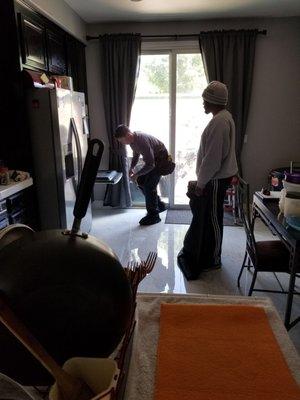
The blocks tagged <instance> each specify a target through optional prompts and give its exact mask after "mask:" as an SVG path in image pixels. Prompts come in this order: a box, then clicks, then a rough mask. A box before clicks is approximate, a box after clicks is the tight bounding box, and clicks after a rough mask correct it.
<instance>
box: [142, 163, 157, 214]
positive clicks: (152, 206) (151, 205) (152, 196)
mask: <svg viewBox="0 0 300 400" xmlns="http://www.w3.org/2000/svg"><path fill="white" fill-rule="evenodd" d="M160 177H161V175H160V174H159V173H158V171H157V169H156V168H154V169H153V170H152V171H150V172H148V174H145V175H141V176H139V177H138V179H137V184H138V187H139V188H140V189H141V191H142V192H143V194H144V196H145V201H146V209H147V213H148V214H149V215H151V216H156V215H158V212H159V204H161V203H162V201H161V200H160V197H159V196H158V195H157V185H158V183H159V180H160Z"/></svg>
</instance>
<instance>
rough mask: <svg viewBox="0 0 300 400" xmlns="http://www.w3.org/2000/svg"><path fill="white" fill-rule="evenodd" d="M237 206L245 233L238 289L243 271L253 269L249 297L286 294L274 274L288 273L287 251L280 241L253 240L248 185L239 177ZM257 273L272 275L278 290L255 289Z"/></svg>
mask: <svg viewBox="0 0 300 400" xmlns="http://www.w3.org/2000/svg"><path fill="white" fill-rule="evenodd" d="M237 206H238V210H239V216H240V218H241V220H242V222H243V226H244V229H245V233H246V251H245V256H244V260H243V264H242V267H241V270H240V273H239V276H238V279H237V286H238V287H240V279H241V276H242V273H243V271H244V269H245V268H247V269H248V270H250V268H253V277H252V281H251V284H250V288H249V292H248V296H251V295H252V292H253V291H257V292H271V293H287V292H286V291H284V289H283V287H282V285H281V283H280V281H279V279H278V277H277V276H276V273H278V272H286V273H289V257H290V254H289V251H288V250H287V248H286V247H285V245H284V244H283V243H282V242H281V241H280V240H263V241H256V240H255V235H254V219H253V217H252V216H251V214H250V201H249V184H248V183H247V182H245V181H244V180H243V179H242V178H240V177H239V181H238V184H237ZM258 272H271V273H273V274H274V276H275V279H276V280H277V282H278V284H279V286H280V290H269V289H256V288H255V287H254V285H255V282H256V278H257V274H258Z"/></svg>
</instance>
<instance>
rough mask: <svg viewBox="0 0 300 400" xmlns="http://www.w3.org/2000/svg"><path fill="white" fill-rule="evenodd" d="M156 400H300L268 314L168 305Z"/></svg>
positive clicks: (162, 319) (240, 307) (223, 307)
mask: <svg viewBox="0 0 300 400" xmlns="http://www.w3.org/2000/svg"><path fill="white" fill-rule="evenodd" d="M154 399H155V400H299V399H300V388H299V386H298V385H297V383H296V381H295V380H294V378H293V376H292V375H291V372H290V370H289V368H288V366H287V364H286V361H285V359H284V357H283V355H282V353H281V350H280V347H279V345H278V344H277V341H276V338H275V337H274V335H273V332H272V329H271V327H270V325H269V322H268V318H267V315H266V313H265V311H264V309H263V308H261V307H253V306H243V305H230V306H228V305H208V304H207V305H206V304H204V305H200V304H162V305H161V313H160V334H159V342H158V354H157V365H156V377H155V395H154Z"/></svg>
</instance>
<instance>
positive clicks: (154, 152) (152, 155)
mask: <svg viewBox="0 0 300 400" xmlns="http://www.w3.org/2000/svg"><path fill="white" fill-rule="evenodd" d="M133 135H134V140H133V143H131V144H130V147H131V148H132V151H133V157H132V161H131V167H130V168H131V169H133V168H134V167H135V166H136V164H137V163H138V160H139V157H140V155H142V156H143V161H144V163H145V164H144V165H143V167H142V168H141V169H140V170H139V171H138V172H137V173H136V174H135V175H136V176H140V175H145V174H147V173H148V172H150V171H151V170H152V169H153V168H154V167H155V159H156V158H157V157H158V154H159V153H160V152H161V151H163V150H165V151H166V152H167V149H166V147H165V145H164V144H163V143H162V142H161V141H160V140H158V139H156V138H155V137H154V136H151V135H148V134H147V133H143V132H133Z"/></svg>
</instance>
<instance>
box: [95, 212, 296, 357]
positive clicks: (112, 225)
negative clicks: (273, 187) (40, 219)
mask: <svg viewBox="0 0 300 400" xmlns="http://www.w3.org/2000/svg"><path fill="white" fill-rule="evenodd" d="M144 215H145V210H144V209H133V208H132V209H112V208H110V207H105V208H104V209H97V210H93V228H92V231H91V235H93V236H95V237H97V238H98V239H101V240H102V241H104V242H105V243H106V244H108V245H109V246H110V247H111V248H112V249H113V250H114V252H115V253H116V255H117V256H118V257H119V259H120V261H121V263H122V265H124V266H125V265H126V264H127V263H128V261H131V260H135V261H140V260H144V259H146V257H147V254H148V252H149V251H156V252H157V254H158V258H157V261H156V265H155V267H154V270H153V271H152V273H151V274H150V275H149V276H147V277H146V278H145V279H144V280H143V281H142V283H141V284H140V286H139V291H141V292H148V293H161V292H166V293H203V294H227V295H246V294H247V291H248V288H249V284H250V282H251V278H252V273H251V272H247V271H245V272H244V276H243V277H242V281H241V289H238V288H237V285H236V280H237V276H238V273H239V270H240V267H241V264H242V261H243V256H244V251H245V235H244V230H243V228H242V227H229V226H226V227H224V238H223V249H222V269H221V270H216V271H212V272H207V273H203V274H202V275H201V276H200V277H199V279H198V280H196V281H190V282H188V281H186V279H185V278H184V276H183V275H182V273H181V271H180V269H179V268H178V266H177V254H178V252H179V250H180V249H181V247H182V242H183V238H184V235H185V233H186V231H187V229H188V226H187V225H171V224H165V223H164V221H165V216H166V212H164V213H162V214H160V215H161V219H162V221H161V222H160V223H158V224H155V225H152V226H143V227H141V226H140V225H139V223H138V221H139V220H140V219H141V218H142V217H143V216H144ZM255 229H256V239H257V240H266V239H268V240H269V239H276V238H275V237H274V236H273V235H272V234H271V233H270V232H269V231H268V229H267V228H266V227H265V226H264V225H263V224H262V223H261V222H260V221H257V223H256V228H255ZM278 276H279V279H280V281H281V282H282V284H283V286H284V287H285V289H287V287H288V286H287V284H288V276H287V275H286V274H278ZM296 284H297V290H298V291H299V292H300V279H299V278H298V279H297V283H296ZM256 287H261V288H268V289H271V288H272V289H274V288H275V289H278V283H277V282H276V280H275V278H274V276H273V275H272V274H270V273H268V274H267V273H260V274H259V275H258V278H257V285H256ZM254 295H255V296H269V297H271V299H272V301H273V303H274V305H275V306H276V308H277V310H278V312H279V314H280V316H281V317H282V318H283V316H284V311H285V303H286V295H284V294H272V293H258V292H256V293H255V294H254ZM292 311H293V318H296V317H297V316H299V315H300V296H294V304H293V310H292ZM289 335H290V337H291V339H292V341H293V342H294V344H295V346H296V348H297V350H298V352H299V353H300V322H299V323H298V325H296V326H295V327H294V328H292V329H291V330H290V332H289Z"/></svg>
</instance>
